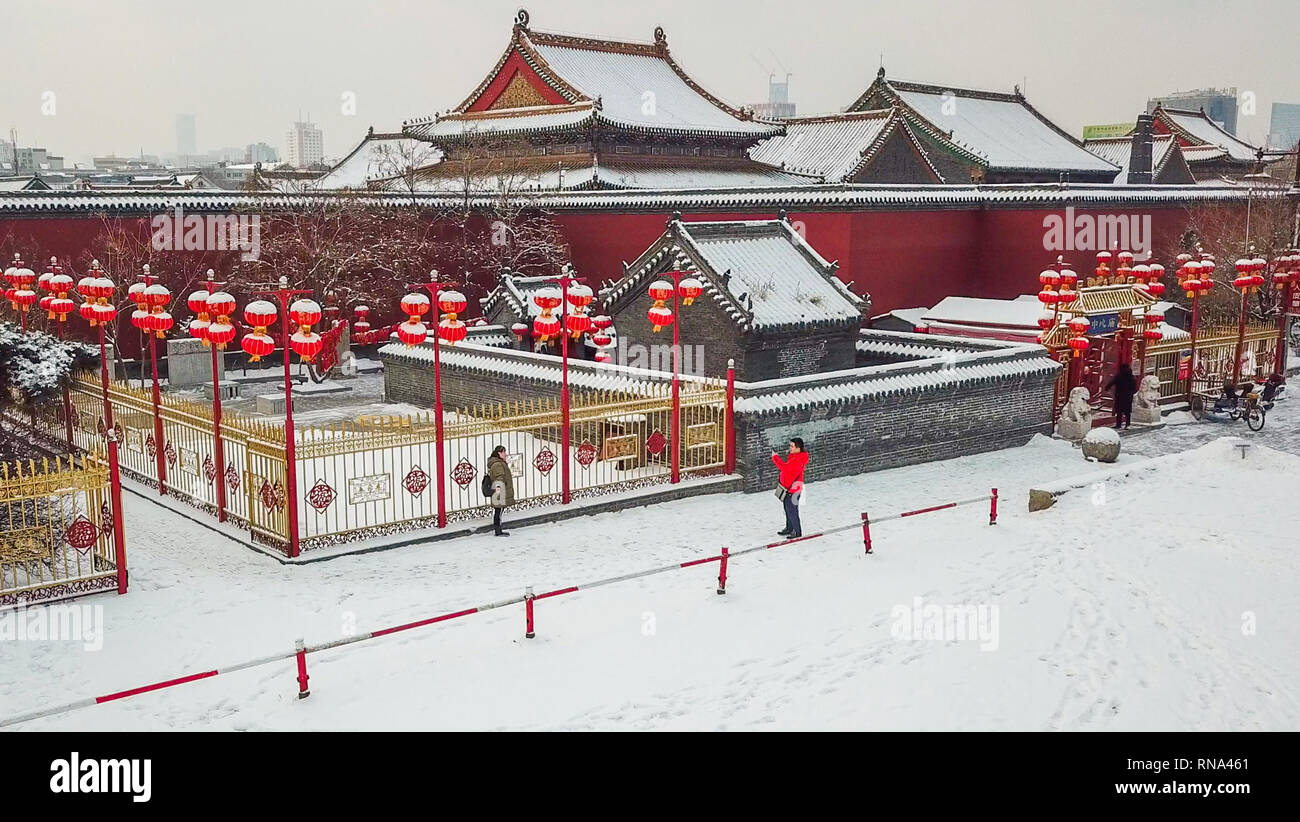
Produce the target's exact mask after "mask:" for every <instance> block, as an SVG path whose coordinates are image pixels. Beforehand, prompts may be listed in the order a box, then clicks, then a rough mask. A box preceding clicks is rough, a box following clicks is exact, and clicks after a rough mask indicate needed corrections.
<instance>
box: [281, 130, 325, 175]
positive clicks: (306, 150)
mask: <svg viewBox="0 0 1300 822" xmlns="http://www.w3.org/2000/svg"><path fill="white" fill-rule="evenodd" d="M324 156H325V141H324V139H323V138H322V137H321V131H320V129H319V128H317V127H316V124H315V123H311V122H304V121H302V120H299V121H298V122H296V123H294V124H293V125H292V126H290V128H289V133H288V134H287V135H286V136H285V150H284V159H285V161H286V162H288V163H289V164H290V165H291V166H293V167H294V168H309V167H310V166H313V165H316V164H317V163H319V162H320V161H321V160H322V159H323V158H324Z"/></svg>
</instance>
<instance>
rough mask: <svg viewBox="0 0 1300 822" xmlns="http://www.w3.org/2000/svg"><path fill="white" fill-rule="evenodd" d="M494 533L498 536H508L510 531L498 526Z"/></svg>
mask: <svg viewBox="0 0 1300 822" xmlns="http://www.w3.org/2000/svg"><path fill="white" fill-rule="evenodd" d="M496 535H497V536H499V537H508V536H510V532H509V531H502V530H501V529H500V528H498V529H497V533H496Z"/></svg>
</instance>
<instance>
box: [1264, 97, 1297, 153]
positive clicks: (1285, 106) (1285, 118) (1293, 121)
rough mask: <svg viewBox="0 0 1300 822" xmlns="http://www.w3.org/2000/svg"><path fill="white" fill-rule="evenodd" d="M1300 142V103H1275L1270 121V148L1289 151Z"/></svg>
mask: <svg viewBox="0 0 1300 822" xmlns="http://www.w3.org/2000/svg"><path fill="white" fill-rule="evenodd" d="M1297 142H1300V103H1274V104H1273V113H1272V115H1271V116H1270V117H1269V123H1268V146H1269V148H1281V149H1286V150H1288V151H1290V150H1293V149H1294V148H1295V147H1296V143H1297Z"/></svg>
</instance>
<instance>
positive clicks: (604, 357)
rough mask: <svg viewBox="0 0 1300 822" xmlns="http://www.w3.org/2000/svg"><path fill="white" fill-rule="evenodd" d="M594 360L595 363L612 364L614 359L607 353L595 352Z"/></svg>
mask: <svg viewBox="0 0 1300 822" xmlns="http://www.w3.org/2000/svg"><path fill="white" fill-rule="evenodd" d="M595 360H596V362H613V361H614V357H613V356H611V355H610V353H609V352H608V351H597V352H596V356H595Z"/></svg>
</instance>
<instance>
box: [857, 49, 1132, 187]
mask: <svg viewBox="0 0 1300 822" xmlns="http://www.w3.org/2000/svg"><path fill="white" fill-rule="evenodd" d="M892 107H898V108H899V109H901V110H902V111H903V112H904V114H905V116H906V117H907V119H908V120H909V122H910V123H913V124H914V133H916V135H917V137H918V142H919V143H920V144H921V146H922V147H923V148H924V149H925V151H926V153H927V155H928V157H929V160H930V162H931V164H932V165H934V166H935V168H936V169H937V171H938V173H939V174H940V175H941V176H942V177H943V178H944V179H945V180H947V181H949V182H954V183H964V182H970V181H975V182H986V183H1034V182H1056V181H1059V180H1061V179H1063V178H1064V179H1068V180H1070V181H1073V182H1080V183H1082V182H1089V183H1109V182H1111V181H1112V180H1114V179H1115V175H1116V174H1117V173H1118V172H1119V167H1118V166H1117V165H1115V164H1114V163H1111V162H1109V161H1107V160H1104V159H1102V158H1101V157H1098V156H1097V155H1095V154H1093V153H1091V152H1089V151H1087V150H1085V149H1084V147H1083V144H1082V143H1080V142H1079V141H1077V140H1075V139H1074V138H1073V137H1072V136H1070V135H1069V134H1068V133H1066V132H1065V131H1064V130H1062V129H1061V128H1060V127H1059V126H1057V125H1056V124H1055V123H1053V122H1052V121H1051V120H1049V119H1047V118H1046V117H1044V116H1043V115H1042V114H1041V113H1040V112H1039V111H1038V110H1037V109H1035V108H1034V107H1033V106H1031V105H1030V104H1029V102H1028V101H1027V100H1026V99H1025V96H1024V95H1023V94H1022V93H1021V92H1020V89H1019V87H1017V88H1016V90H1015V91H1014V92H1013V93H1011V94H1005V93H1001V92H993V91H977V90H972V89H960V88H951V87H947V86H935V85H927V84H924V83H908V82H903V81H901V80H891V79H889V78H887V77H886V76H885V70H884V68H883V67H882V68H881V69H880V71H879V73H878V74H877V75H876V80H875V82H873V83H872V84H871V86H870V87H868V88H867V90H866V91H864V92H863V93H862V94H861V96H859V97H858V99H857V100H855V101H854V102H853V104H852V105H850V106H849V108H848V110H849V111H878V110H881V109H888V108H892Z"/></svg>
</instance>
